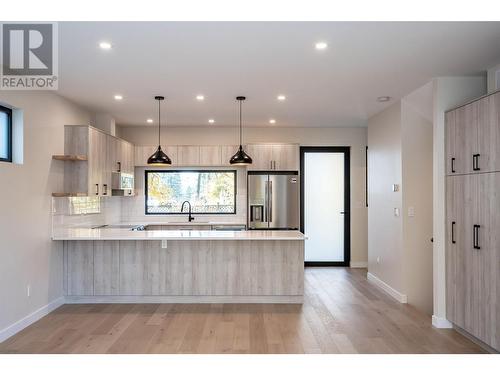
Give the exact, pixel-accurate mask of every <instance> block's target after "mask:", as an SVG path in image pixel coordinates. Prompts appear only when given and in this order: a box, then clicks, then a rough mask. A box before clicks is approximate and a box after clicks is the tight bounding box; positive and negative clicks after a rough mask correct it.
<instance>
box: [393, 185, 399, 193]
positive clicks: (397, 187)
mask: <svg viewBox="0 0 500 375" xmlns="http://www.w3.org/2000/svg"><path fill="white" fill-rule="evenodd" d="M392 191H393V192H397V191H399V185H398V184H392Z"/></svg>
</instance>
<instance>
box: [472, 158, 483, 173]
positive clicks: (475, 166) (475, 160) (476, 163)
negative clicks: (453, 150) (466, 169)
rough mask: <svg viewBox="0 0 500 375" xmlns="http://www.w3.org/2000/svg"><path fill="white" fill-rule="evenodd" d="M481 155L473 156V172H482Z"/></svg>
mask: <svg viewBox="0 0 500 375" xmlns="http://www.w3.org/2000/svg"><path fill="white" fill-rule="evenodd" d="M480 156H481V154H474V155H472V170H473V171H480V170H481V168H479V157H480Z"/></svg>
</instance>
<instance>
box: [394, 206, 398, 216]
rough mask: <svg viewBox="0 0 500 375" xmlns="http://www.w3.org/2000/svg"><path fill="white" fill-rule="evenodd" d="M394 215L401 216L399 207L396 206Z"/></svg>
mask: <svg viewBox="0 0 500 375" xmlns="http://www.w3.org/2000/svg"><path fill="white" fill-rule="evenodd" d="M394 216H396V217H399V208H397V207H394Z"/></svg>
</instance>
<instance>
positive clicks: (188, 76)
mask: <svg viewBox="0 0 500 375" xmlns="http://www.w3.org/2000/svg"><path fill="white" fill-rule="evenodd" d="M103 40H106V41H109V42H111V43H112V44H113V48H112V49H111V50H109V51H103V50H101V49H100V48H99V47H98V43H99V42H100V41H103ZM59 41H60V42H59V46H60V47H59V57H60V58H59V61H60V65H59V75H60V80H59V92H60V94H61V95H63V96H65V97H67V98H69V99H71V100H73V101H75V102H77V103H80V104H82V105H84V106H85V107H87V108H89V109H90V110H92V111H96V112H103V113H109V114H111V115H112V116H114V117H115V119H116V122H117V123H118V124H120V125H144V126H152V125H151V124H146V118H149V117H152V118H154V119H155V122H156V111H157V110H156V108H157V107H156V102H155V101H154V100H153V96H154V95H158V94H160V95H164V96H165V97H166V102H165V103H164V104H163V109H164V110H165V112H166V116H167V121H168V125H169V126H189V125H204V124H207V126H210V125H208V119H209V118H214V119H215V120H216V125H235V124H236V121H237V103H236V101H235V99H234V98H235V96H237V95H246V96H247V101H246V102H245V103H244V112H243V118H244V124H245V125H251V126H270V125H269V123H268V121H269V119H270V118H275V119H276V121H277V123H276V124H275V125H274V126H364V125H365V120H366V119H367V118H368V117H370V116H371V115H373V114H375V113H377V112H378V111H380V110H381V109H383V108H385V107H386V106H388V105H390V104H391V102H389V103H378V102H377V101H376V98H377V97H378V96H382V95H388V96H391V97H393V98H394V99H399V98H401V97H403V96H404V95H406V94H408V93H409V92H411V91H413V90H414V89H416V88H417V87H420V86H422V85H423V84H425V83H426V82H428V81H429V80H430V79H431V78H432V77H436V76H445V75H470V74H479V73H481V72H482V71H484V70H485V69H487V68H488V67H490V66H493V65H495V64H497V63H498V62H500V23H498V22H489V23H472V22H467V23H451V22H439V23H423V22H420V23H415V22H408V23H402V22H398V23H390V22H384V23H376V22H369V23H358V22H269V23H263V22H249V23H244V22H234V23H232V22H135V23H134V22H102V23H96V22H66V23H60V24H59ZM317 41H325V42H327V43H328V48H327V49H326V50H324V51H318V50H316V49H315V48H314V43H315V42H317ZM114 94H122V95H123V96H124V99H123V100H122V101H120V102H117V101H115V100H114V99H113V96H114ZM197 94H203V95H205V101H204V102H198V101H196V100H195V96H196V95H197ZM278 94H285V95H286V96H287V100H286V101H285V102H278V101H277V100H276V96H277V95H278ZM162 122H163V121H162Z"/></svg>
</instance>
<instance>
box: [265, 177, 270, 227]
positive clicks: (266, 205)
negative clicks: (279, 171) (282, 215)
mask: <svg viewBox="0 0 500 375" xmlns="http://www.w3.org/2000/svg"><path fill="white" fill-rule="evenodd" d="M268 183H269V181H266V182H265V183H264V222H266V223H267V215H268V212H267V210H268V209H269V204H268V197H269V193H268V189H269V187H268Z"/></svg>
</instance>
